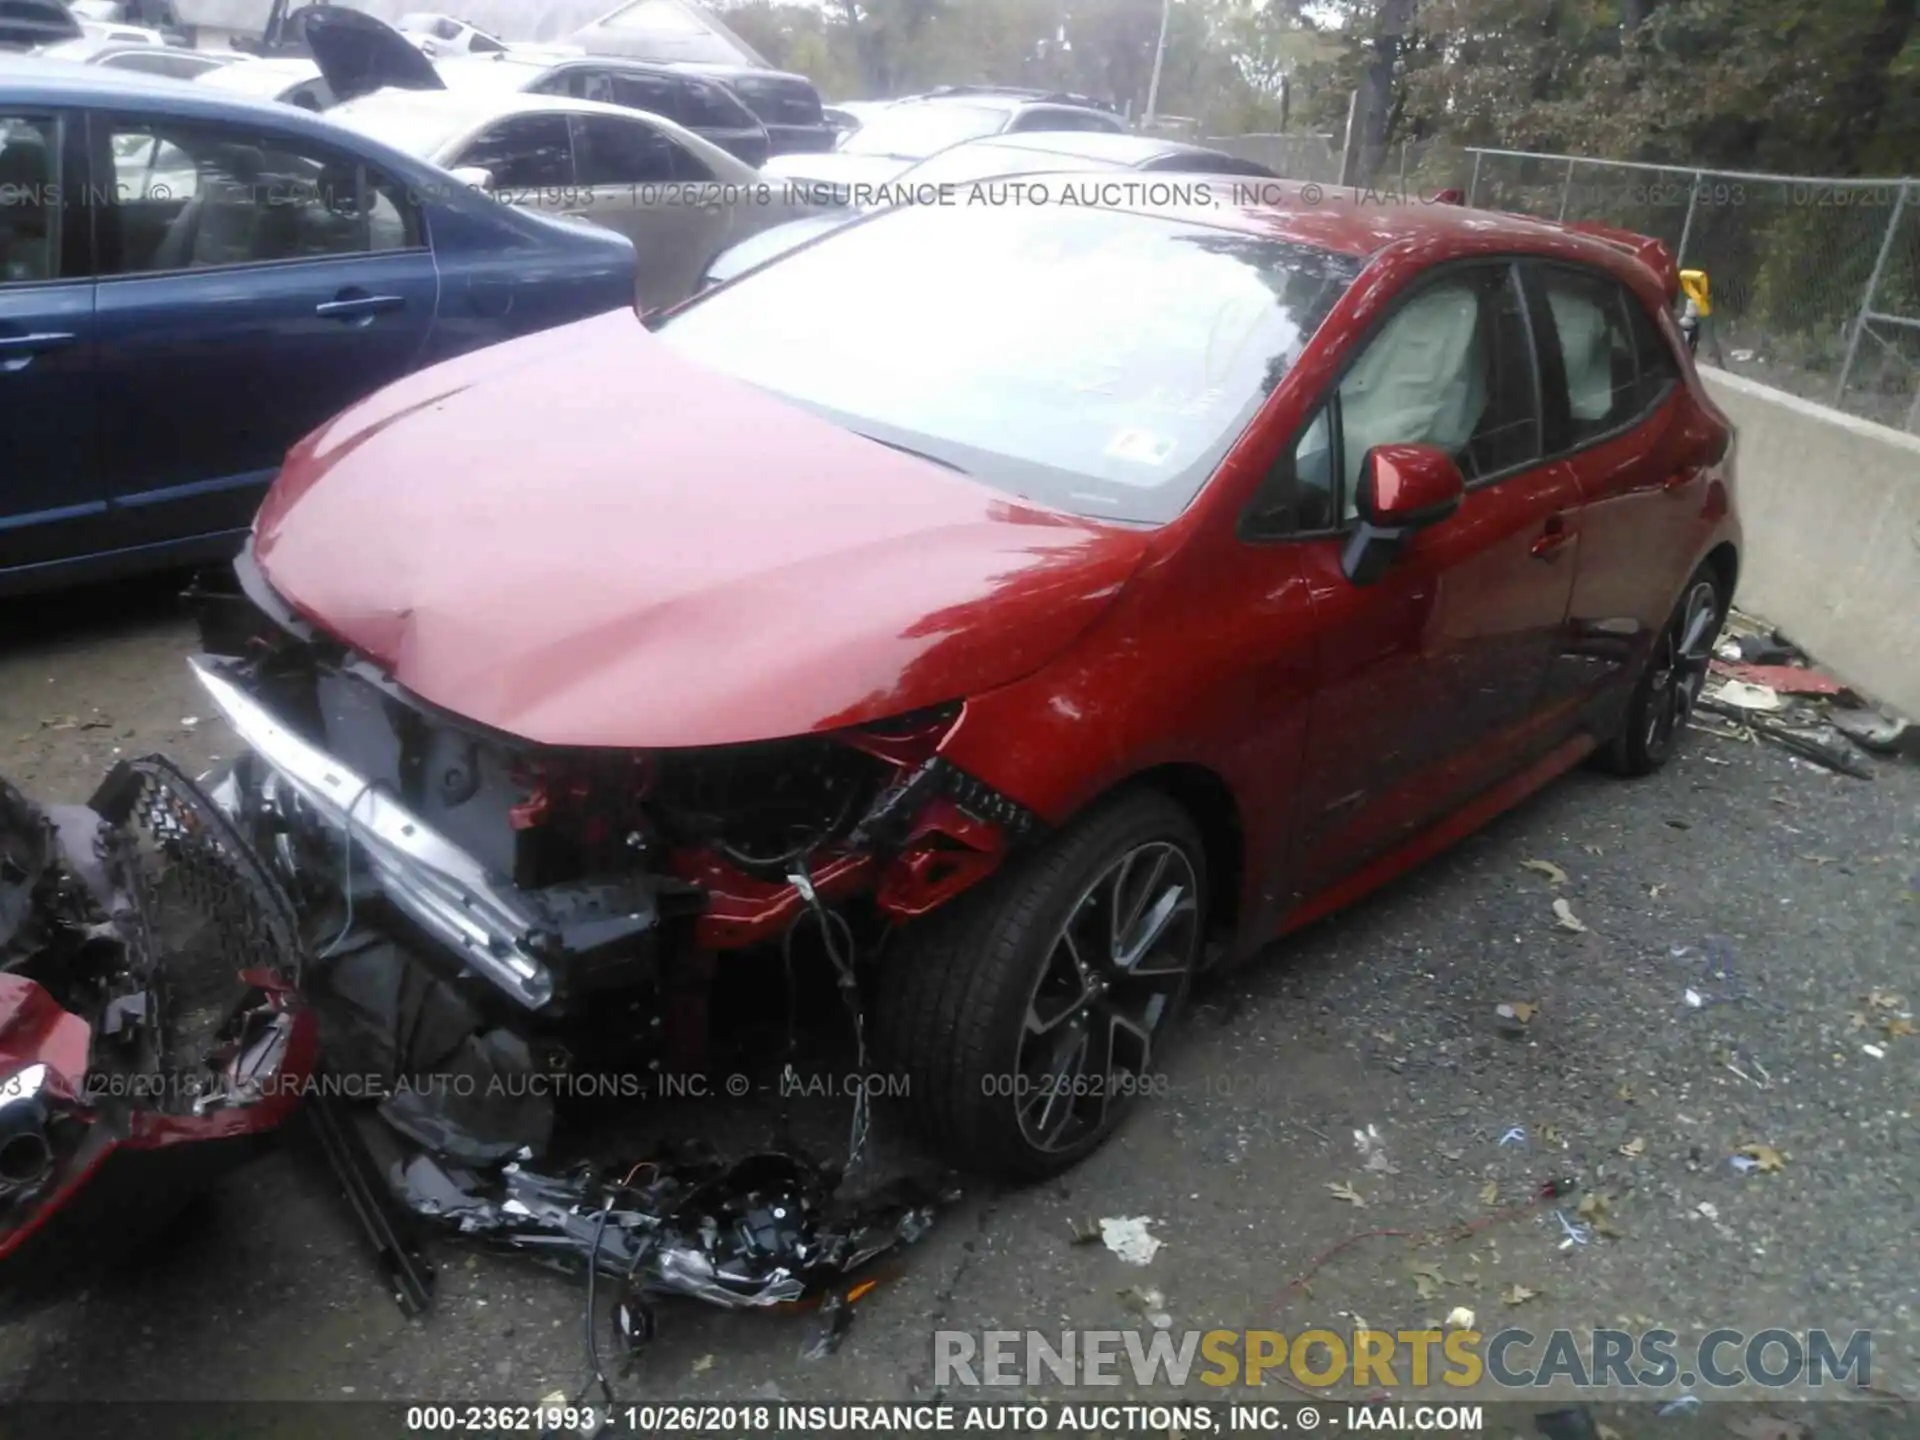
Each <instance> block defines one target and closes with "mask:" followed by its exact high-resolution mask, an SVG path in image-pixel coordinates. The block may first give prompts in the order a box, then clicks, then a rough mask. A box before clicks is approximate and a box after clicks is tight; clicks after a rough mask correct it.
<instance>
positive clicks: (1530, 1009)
mask: <svg viewBox="0 0 1920 1440" xmlns="http://www.w3.org/2000/svg"><path fill="white" fill-rule="evenodd" d="M1495 1013H1497V1014H1498V1015H1500V1016H1501V1017H1502V1018H1503V1019H1507V1020H1518V1021H1519V1022H1520V1023H1521V1024H1522V1025H1524V1024H1526V1023H1527V1022H1528V1021H1529V1020H1531V1019H1533V1017H1534V1016H1536V1015H1538V1014H1539V1013H1540V1007H1539V1006H1538V1005H1534V1004H1532V1003H1530V1002H1528V1001H1525V1000H1509V1001H1507V1003H1506V1004H1504V1005H1501V1006H1499V1007H1498V1009H1497V1010H1496V1012H1495Z"/></svg>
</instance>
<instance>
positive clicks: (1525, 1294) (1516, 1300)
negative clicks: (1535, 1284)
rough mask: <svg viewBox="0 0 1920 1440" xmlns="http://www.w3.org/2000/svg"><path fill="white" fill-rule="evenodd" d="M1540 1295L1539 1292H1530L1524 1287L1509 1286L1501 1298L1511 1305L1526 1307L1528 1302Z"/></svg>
mask: <svg viewBox="0 0 1920 1440" xmlns="http://www.w3.org/2000/svg"><path fill="white" fill-rule="evenodd" d="M1539 1294H1540V1292H1539V1291H1538V1290H1529V1289H1528V1288H1527V1287H1526V1286H1524V1285H1509V1286H1508V1287H1507V1288H1506V1290H1505V1291H1504V1292H1503V1293H1502V1294H1501V1296H1500V1298H1501V1299H1502V1300H1504V1301H1506V1302H1507V1304H1509V1305H1524V1304H1526V1303H1527V1301H1529V1300H1532V1299H1535V1298H1536V1297H1538V1295H1539Z"/></svg>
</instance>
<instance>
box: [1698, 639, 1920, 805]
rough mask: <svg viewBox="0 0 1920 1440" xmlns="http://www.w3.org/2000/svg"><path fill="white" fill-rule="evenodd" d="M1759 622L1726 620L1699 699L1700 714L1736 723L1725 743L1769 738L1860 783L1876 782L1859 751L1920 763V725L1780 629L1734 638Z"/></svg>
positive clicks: (1773, 742)
mask: <svg viewBox="0 0 1920 1440" xmlns="http://www.w3.org/2000/svg"><path fill="white" fill-rule="evenodd" d="M1754 623H1755V622H1753V621H1752V620H1751V618H1750V617H1745V616H1740V615H1738V614H1737V613H1736V614H1735V615H1734V616H1732V617H1730V618H1729V621H1728V626H1729V633H1728V634H1726V635H1725V636H1724V637H1723V638H1722V639H1721V641H1720V643H1719V644H1718V645H1716V646H1715V648H1714V655H1715V657H1716V658H1715V659H1714V660H1712V661H1711V662H1710V664H1709V673H1710V675H1711V677H1712V678H1711V680H1710V682H1709V683H1708V684H1707V685H1706V686H1705V687H1704V688H1703V689H1702V690H1701V692H1700V697H1699V700H1698V709H1699V710H1700V711H1703V712H1705V713H1708V714H1712V715H1718V716H1721V717H1724V718H1726V719H1729V720H1732V721H1733V722H1735V728H1734V730H1733V731H1732V732H1731V734H1730V735H1729V737H1728V738H1734V739H1754V740H1764V741H1766V742H1767V743H1769V744H1773V745H1777V746H1780V747H1781V748H1782V749H1785V750H1788V751H1790V752H1791V753H1793V754H1794V755H1796V756H1798V757H1799V758H1801V759H1805V760H1810V761H1812V762H1813V763H1814V764H1816V765H1820V766H1822V767H1824V768H1826V769H1828V770H1833V771H1837V772H1839V773H1841V774H1844V775H1851V776H1853V777H1855V778H1856V779H1871V778H1872V777H1873V769H1872V767H1871V766H1870V765H1869V764H1868V763H1867V762H1866V761H1864V760H1863V759H1862V758H1861V756H1860V754H1859V753H1858V752H1859V751H1862V750H1864V751H1867V752H1869V753H1872V754H1876V755H1890V756H1900V755H1904V756H1907V757H1908V758H1912V759H1920V728H1917V727H1915V726H1914V725H1912V724H1911V723H1909V722H1908V721H1907V720H1906V719H1905V718H1903V717H1901V716H1899V715H1896V714H1894V713H1893V712H1891V711H1886V710H1875V709H1873V708H1872V707H1871V706H1869V705H1868V704H1867V703H1866V702H1865V701H1863V700H1862V699H1861V697H1860V696H1859V695H1857V694H1856V693H1855V692H1854V691H1852V690H1851V689H1849V688H1848V687H1847V686H1846V685H1845V684H1843V683H1842V682H1841V681H1839V680H1836V679H1835V678H1834V677H1833V676H1831V675H1828V674H1826V673H1825V672H1824V671H1822V670H1820V669H1818V668H1816V667H1815V666H1813V665H1812V664H1811V663H1809V662H1808V660H1807V657H1806V655H1805V654H1804V653H1803V652H1802V651H1801V650H1800V649H1799V647H1798V646H1796V645H1794V644H1793V643H1792V642H1791V641H1788V640H1787V639H1786V638H1785V637H1784V636H1782V635H1781V634H1780V633H1779V632H1778V631H1774V632H1772V633H1770V634H1756V633H1735V630H1736V628H1737V627H1740V626H1747V627H1751V626H1753V625H1754ZM1721 733H1726V732H1721Z"/></svg>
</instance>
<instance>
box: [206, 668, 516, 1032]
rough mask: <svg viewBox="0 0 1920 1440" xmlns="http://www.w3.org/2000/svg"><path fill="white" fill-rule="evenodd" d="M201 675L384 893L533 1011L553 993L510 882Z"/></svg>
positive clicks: (238, 728) (213, 676) (221, 683)
mask: <svg viewBox="0 0 1920 1440" xmlns="http://www.w3.org/2000/svg"><path fill="white" fill-rule="evenodd" d="M189 663H190V664H191V665H192V666H193V672H194V675H195V677H196V678H197V679H198V680H199V682H200V684H201V686H202V687H203V688H204V689H205V690H206V692H207V694H208V695H209V696H210V697H211V698H212V700H213V703H214V704H215V705H217V706H218V707H219V708H220V713H221V714H222V715H223V716H225V717H226V720H227V723H228V724H229V725H231V726H232V727H233V729H234V732H235V733H236V734H237V735H238V736H239V737H240V739H241V740H242V741H243V742H245V743H246V745H247V746H248V747H249V748H250V749H251V750H252V751H253V753H254V754H255V755H256V756H258V757H259V759H260V760H261V761H262V762H263V763H264V764H266V765H267V766H268V767H269V768H270V769H271V770H272V771H273V772H274V774H275V775H277V776H278V777H279V778H280V780H281V781H283V782H284V783H285V784H286V785H287V786H288V787H289V788H290V789H291V790H292V791H293V793H294V794H295V795H296V796H298V797H299V799H300V800H301V801H303V802H304V803H305V804H306V806H307V807H308V808H309V809H310V810H311V811H312V812H313V813H314V815H316V816H317V817H318V818H319V819H320V820H322V821H323V822H324V823H325V824H327V825H328V826H329V827H331V828H333V829H335V830H337V831H339V832H340V836H341V845H342V847H343V850H344V848H345V847H347V846H349V845H351V847H352V852H353V854H354V855H355V856H356V857H359V858H361V859H364V861H365V862H366V864H367V867H368V868H369V869H370V870H371V871H372V873H373V876H374V878H375V879H376V881H377V882H378V884H379V886H380V889H381V892H382V893H383V894H384V895H385V896H386V898H387V899H388V900H389V901H390V902H391V903H392V904H393V905H394V906H395V907H396V908H398V909H399V910H401V911H402V912H404V913H405V914H406V915H408V916H409V917H410V918H411V919H413V920H414V921H415V922H416V923H418V924H419V925H420V926H421V927H422V928H424V929H425V930H426V931H427V932H428V933H429V934H431V935H433V936H434V937H435V938H436V939H438V940H440V941H441V942H442V943H444V944H445V945H446V946H447V947H448V948H449V949H450V950H452V951H453V953H454V954H456V955H458V956H459V957H461V958H462V959H463V960H464V961H465V962H466V963H467V964H469V965H470V966H471V967H472V968H473V969H474V970H475V971H477V972H478V973H479V974H481V975H482V976H484V977H485V978H486V979H487V980H488V981H490V982H491V983H492V984H493V985H495V986H497V987H498V988H499V989H501V990H503V991H505V992H506V993H507V994H508V995H509V996H511V997H512V998H513V999H515V1000H517V1001H519V1003H520V1004H522V1005H523V1006H525V1007H526V1008H527V1009H529V1010H539V1009H541V1008H542V1007H544V1006H545V1005H547V1004H548V1003H549V1002H550V1001H551V1000H552V999H553V996H554V977H553V973H552V971H551V970H550V969H549V967H548V966H547V965H546V964H545V963H544V962H543V961H542V960H541V959H540V958H539V956H538V955H537V954H536V953H535V951H536V948H537V947H538V946H539V944H540V943H541V940H540V937H541V936H542V935H543V934H544V933H545V929H546V927H545V925H544V923H543V920H542V918H541V917H540V916H539V915H537V914H535V913H534V911H533V909H532V908H531V907H530V906H529V905H527V904H526V902H525V900H524V898H523V897H522V896H521V895H520V893H519V891H518V890H517V889H516V888H515V887H514V886H513V885H512V884H510V883H508V882H505V881H502V880H499V879H496V878H495V877H494V876H492V875H490V874H489V873H488V871H487V869H486V867H484V866H483V865H481V864H480V863H479V861H477V860H475V859H474V858H473V857H472V856H471V855H469V854H468V853H467V852H466V851H465V850H462V849H461V848H460V847H459V846H457V845H455V844H454V843H453V842H452V841H450V840H448V839H447V838H446V837H445V836H444V835H442V834H440V833H439V832H438V831H436V830H435V829H434V828H433V827H432V826H430V825H429V824H427V823H426V822H425V821H424V820H422V819H421V818H420V817H419V816H417V815H415V814H414V813H413V812H411V811H410V810H408V809H406V808H405V807H404V806H402V805H400V804H399V803H398V802H396V801H395V800H394V799H393V798H392V797H390V796H388V795H385V794H382V793H381V791H380V789H379V788H378V787H377V786H376V784H375V783H374V782H373V781H371V780H369V779H367V778H366V777H365V776H362V775H360V774H359V773H357V772H356V771H354V770H353V769H351V768H349V767H348V766H346V765H343V764H342V763H341V762H340V761H338V760H336V759H334V758H333V757H332V756H331V755H328V754H327V753H326V752H325V751H323V750H321V749H319V748H318V747H317V746H315V745H314V744H312V743H311V742H310V741H308V740H306V739H305V738H303V737H302V736H300V735H297V734H295V733H294V732H293V731H292V730H290V729H289V728H287V727H286V726H285V725H283V724H281V723H280V721H279V720H277V719H276V718H275V717H274V716H273V715H272V713H271V712H269V711H268V710H267V709H266V707H265V706H263V705H261V704H260V703H259V702H258V701H257V700H255V699H254V698H253V697H252V696H250V695H249V694H247V692H246V691H245V690H243V689H241V687H240V686H239V685H237V684H235V683H234V682H233V681H232V680H230V679H228V678H227V676H226V675H225V674H223V673H222V671H221V669H220V668H219V666H218V665H216V664H214V663H212V662H209V661H207V660H204V659H201V658H198V657H196V658H194V659H193V660H191V661H190V662H189Z"/></svg>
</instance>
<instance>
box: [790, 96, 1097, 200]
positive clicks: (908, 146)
mask: <svg viewBox="0 0 1920 1440" xmlns="http://www.w3.org/2000/svg"><path fill="white" fill-rule="evenodd" d="M1126 128H1127V127H1126V122H1125V121H1123V120H1122V119H1121V118H1120V117H1119V116H1118V115H1115V114H1113V113H1112V112H1110V111H1107V110H1102V109H1097V108H1095V107H1094V106H1092V105H1084V104H1078V103H1072V102H1071V101H1070V100H1069V99H1067V98H1062V99H1061V100H1059V101H1054V100H1036V99H1033V98H1032V97H1031V95H1030V94H1029V93H1028V92H1026V91H1018V92H1013V93H1008V92H1002V91H983V92H980V93H977V94H976V93H969V94H964V95H932V96H927V97H924V98H921V99H913V100H896V101H895V102H894V103H893V104H891V105H888V106H886V107H884V108H883V109H880V110H877V111H875V112H873V113H872V114H870V115H868V116H867V118H866V119H865V121H864V122H863V123H862V124H861V126H860V128H859V129H858V130H855V131H853V132H852V133H851V134H848V135H845V136H843V137H841V139H840V143H839V147H838V148H837V149H835V150H833V151H832V152H831V153H828V154H813V155H785V156H781V155H776V156H775V157H774V158H773V159H772V160H770V161H768V162H767V165H766V171H767V174H768V175H771V176H778V177H779V178H781V179H785V180H795V181H800V182H804V183H807V184H820V185H827V186H854V185H880V184H884V183H885V182H887V181H889V180H893V179H895V178H897V177H898V176H899V175H900V174H901V172H903V171H904V170H906V169H907V167H908V166H910V165H914V164H916V163H918V162H919V161H922V160H925V159H927V158H928V157H929V156H932V155H936V154H938V153H939V152H940V151H942V150H945V149H947V148H948V147H949V146H952V145H959V144H962V143H963V142H965V141H968V140H979V139H983V138H985V137H986V136H989V135H1006V134H1021V133H1024V132H1027V131H1036V130H1045V131H1062V130H1071V131H1092V132H1096V133H1100V134H1107V135H1119V134H1125V133H1126Z"/></svg>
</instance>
